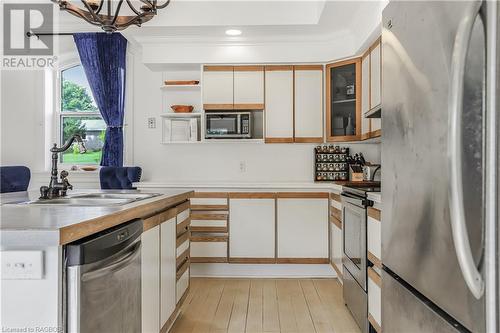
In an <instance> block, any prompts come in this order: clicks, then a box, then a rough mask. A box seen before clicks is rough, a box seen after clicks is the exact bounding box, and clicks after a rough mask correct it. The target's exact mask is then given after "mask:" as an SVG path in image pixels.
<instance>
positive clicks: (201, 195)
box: [193, 192, 228, 199]
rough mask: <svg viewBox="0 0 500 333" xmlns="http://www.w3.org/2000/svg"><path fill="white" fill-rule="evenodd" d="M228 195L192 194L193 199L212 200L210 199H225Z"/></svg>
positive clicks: (213, 193)
mask: <svg viewBox="0 0 500 333" xmlns="http://www.w3.org/2000/svg"><path fill="white" fill-rule="evenodd" d="M227 197H228V193H227V192H194V195H193V198H205V199H212V198H221V199H227Z"/></svg>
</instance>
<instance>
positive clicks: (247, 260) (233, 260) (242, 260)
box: [229, 257, 276, 264]
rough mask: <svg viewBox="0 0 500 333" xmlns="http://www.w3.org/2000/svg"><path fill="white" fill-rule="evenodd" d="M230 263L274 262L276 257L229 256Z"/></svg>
mask: <svg viewBox="0 0 500 333" xmlns="http://www.w3.org/2000/svg"><path fill="white" fill-rule="evenodd" d="M229 263H231V264H275V263H276V258H240V257H232V258H229Z"/></svg>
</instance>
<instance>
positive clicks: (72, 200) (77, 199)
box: [18, 193, 160, 207]
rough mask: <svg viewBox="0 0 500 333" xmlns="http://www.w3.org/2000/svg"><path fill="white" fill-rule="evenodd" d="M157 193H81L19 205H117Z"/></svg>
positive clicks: (151, 196)
mask: <svg viewBox="0 0 500 333" xmlns="http://www.w3.org/2000/svg"><path fill="white" fill-rule="evenodd" d="M159 195H160V194H159V193H83V194H75V195H71V196H67V197H62V198H54V199H36V200H31V201H25V202H20V203H18V204H19V205H44V206H50V205H56V206H96V207H97V206H98V207H106V206H119V205H126V204H129V203H132V202H136V201H139V200H144V199H149V198H153V197H156V196H159Z"/></svg>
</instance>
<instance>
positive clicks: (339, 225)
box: [330, 215, 342, 230]
mask: <svg viewBox="0 0 500 333" xmlns="http://www.w3.org/2000/svg"><path fill="white" fill-rule="evenodd" d="M330 222H331V223H333V224H335V225H336V226H337V228H339V229H340V230H342V221H340V220H339V219H338V218H336V217H335V216H333V215H330Z"/></svg>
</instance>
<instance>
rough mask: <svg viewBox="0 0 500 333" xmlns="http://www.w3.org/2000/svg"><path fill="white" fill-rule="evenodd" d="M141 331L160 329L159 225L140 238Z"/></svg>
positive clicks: (145, 332) (147, 332) (144, 332)
mask: <svg viewBox="0 0 500 333" xmlns="http://www.w3.org/2000/svg"><path fill="white" fill-rule="evenodd" d="M141 242H142V243H141V260H142V264H141V272H142V274H141V286H142V287H141V289H142V332H143V333H149V332H159V331H160V226H159V225H157V226H156V227H154V228H151V229H149V230H147V231H145V232H144V233H143V234H142V239H141Z"/></svg>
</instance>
